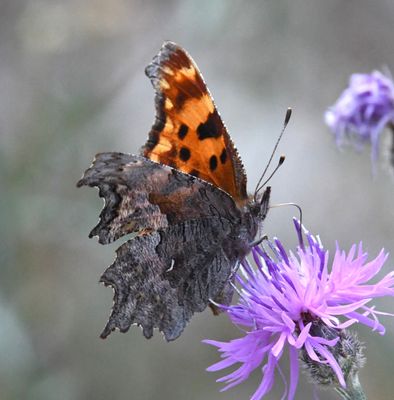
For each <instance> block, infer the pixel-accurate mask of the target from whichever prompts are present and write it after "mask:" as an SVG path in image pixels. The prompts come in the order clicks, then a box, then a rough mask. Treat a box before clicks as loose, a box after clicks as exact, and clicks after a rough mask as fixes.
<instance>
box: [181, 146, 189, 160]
mask: <svg viewBox="0 0 394 400" xmlns="http://www.w3.org/2000/svg"><path fill="white" fill-rule="evenodd" d="M190 155H191V154H190V150H189V149H188V148H187V147H182V148H181V150H180V151H179V158H180V159H181V160H182V161H187V160H188V159H189V158H190Z"/></svg>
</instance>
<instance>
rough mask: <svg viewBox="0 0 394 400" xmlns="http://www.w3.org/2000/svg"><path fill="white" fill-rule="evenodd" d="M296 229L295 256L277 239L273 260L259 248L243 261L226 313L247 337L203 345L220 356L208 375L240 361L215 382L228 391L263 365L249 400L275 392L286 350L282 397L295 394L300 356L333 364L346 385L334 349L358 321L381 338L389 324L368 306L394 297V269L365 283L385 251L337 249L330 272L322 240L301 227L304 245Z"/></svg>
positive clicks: (299, 229) (336, 373) (360, 248)
mask: <svg viewBox="0 0 394 400" xmlns="http://www.w3.org/2000/svg"><path fill="white" fill-rule="evenodd" d="M295 227H296V231H297V233H298V236H299V245H298V247H297V250H296V252H295V253H293V252H286V251H285V249H284V247H283V245H282V244H281V242H280V241H279V240H277V239H275V240H274V242H273V243H272V244H271V245H270V247H271V250H272V253H273V254H274V255H273V256H271V255H269V254H268V253H267V252H266V251H264V250H263V248H261V247H259V246H256V247H255V248H254V249H253V250H252V256H253V261H254V264H255V267H253V266H252V265H251V263H249V262H248V261H246V260H245V261H243V263H242V266H241V268H240V271H239V272H238V274H237V276H236V279H237V281H238V284H239V286H240V290H239V295H240V299H239V303H238V304H237V305H232V306H228V307H226V306H222V308H223V309H224V310H225V311H226V313H227V314H228V316H229V317H230V319H231V321H232V322H233V323H234V324H236V325H237V326H238V327H240V329H241V330H242V331H243V336H242V337H240V338H238V339H234V340H231V341H230V342H219V341H214V340H206V341H205V343H208V344H211V345H213V346H215V347H217V348H218V350H219V351H220V352H221V353H222V358H223V360H221V361H220V362H218V363H216V364H214V365H212V366H211V367H209V368H208V371H218V370H222V369H225V368H227V367H231V366H234V365H236V364H240V366H239V367H238V369H236V370H235V371H234V372H232V373H230V374H228V375H226V376H224V377H222V378H220V379H218V381H219V382H226V383H227V385H226V386H225V387H224V388H223V390H227V389H229V388H231V387H233V386H235V385H238V384H240V383H241V382H243V381H245V380H246V379H247V378H248V377H249V375H250V374H251V372H252V371H254V370H255V369H256V368H259V367H261V370H262V374H263V376H262V380H261V383H260V385H259V387H258V388H257V390H256V391H255V393H254V394H253V396H252V397H251V399H252V400H258V399H261V398H262V397H263V396H264V395H265V394H267V393H268V392H269V391H270V390H271V388H272V386H273V384H274V377H275V372H276V371H277V372H279V374H280V375H281V376H282V377H283V373H282V372H281V369H280V367H279V364H278V363H279V360H280V358H281V357H282V355H283V354H284V352H285V351H288V353H289V360H290V379H289V385H288V387H287V385H286V387H287V388H286V389H285V391H286V393H285V395H284V397H283V398H285V397H286V396H287V398H288V399H293V398H294V396H295V392H296V388H297V383H298V375H299V365H298V358H299V357H300V356H301V358H304V359H308V360H311V361H312V362H314V363H316V364H322V365H325V366H328V367H329V368H330V371H333V374H334V376H335V377H336V379H337V382H338V383H339V385H340V386H342V387H345V386H346V377H345V374H344V371H343V365H342V363H341V360H339V359H338V357H337V353H338V351H336V349H338V348H343V345H345V344H344V343H342V344H341V346H340V347H338V346H337V344H338V342H340V341H341V340H342V338H343V337H344V335H343V334H342V333H341V332H343V330H344V329H345V328H348V327H349V326H351V325H353V324H355V323H356V322H359V323H362V324H364V325H367V326H369V327H371V328H372V329H373V330H376V331H378V332H380V333H381V334H383V333H384V327H383V325H382V324H381V323H380V322H379V320H378V318H377V316H378V314H381V313H380V312H378V311H376V310H375V309H374V308H373V307H372V306H370V303H371V301H372V299H374V298H376V297H382V296H386V295H390V296H393V295H394V289H393V286H394V271H393V272H391V273H389V274H388V275H386V276H385V277H384V278H383V279H381V280H380V281H378V282H377V283H374V284H370V283H368V282H369V281H370V280H371V279H372V278H373V277H375V275H376V274H377V273H378V272H379V271H380V269H381V268H382V266H383V264H384V262H385V260H386V258H387V254H386V253H385V252H384V251H383V250H382V251H381V252H380V253H379V255H378V256H377V257H376V258H375V259H374V260H372V261H369V262H367V253H365V252H364V251H363V250H362V245H361V244H360V245H358V246H356V245H354V246H352V248H351V249H350V251H349V252H348V254H346V253H345V252H344V251H341V250H340V249H339V248H338V247H337V250H336V252H335V255H334V258H333V261H332V262H331V265H330V267H329V254H328V251H326V250H324V248H323V246H322V244H321V242H320V239H319V237H316V236H313V235H311V234H310V233H308V232H307V231H306V230H304V232H305V234H306V239H307V240H306V241H307V243H308V246H304V244H303V240H302V236H301V229H302V228H301V226H300V224H299V222H298V221H295ZM347 343H350V342H349V340H348V342H347ZM345 358H346V357H345ZM358 359H360V357H358Z"/></svg>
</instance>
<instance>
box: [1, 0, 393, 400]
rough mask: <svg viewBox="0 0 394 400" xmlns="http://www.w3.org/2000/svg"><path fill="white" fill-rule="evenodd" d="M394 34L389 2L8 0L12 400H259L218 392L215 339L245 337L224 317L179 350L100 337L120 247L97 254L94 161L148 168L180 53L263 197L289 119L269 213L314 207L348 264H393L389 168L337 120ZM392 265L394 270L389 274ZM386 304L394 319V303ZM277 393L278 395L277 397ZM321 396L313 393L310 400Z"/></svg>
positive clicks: (4, 23) (251, 386)
mask: <svg viewBox="0 0 394 400" xmlns="http://www.w3.org/2000/svg"><path fill="white" fill-rule="evenodd" d="M393 26H394V3H393V2H392V1H390V0H377V1H367V0H347V1H343V0H342V1H339V0H327V1H322V0H321V1H312V0H298V1H297V0H287V1H248V2H246V1H233V0H229V1H225V0H220V1H219V0H215V1H208V0H202V1H159V0H157V1H142V0H141V1H137V0H134V1H131V0H111V1H99V0H94V1H93V0H91V1H80V0H68V1H65V0H64V1H60V0H59V1H52V0H41V1H27V0H25V1H23V0H18V1H12V0H2V1H1V2H0V184H1V186H0V190H1V194H0V226H1V230H0V235H1V236H0V265H1V276H0V399H1V400H5V399H7V400H8V399H18V400H19V399H34V400H36V399H37V400H46V399H51V400H58V399H59V400H68V399H70V400H71V399H72V400H74V399H75V400H79V399H98V400H99V399H100V400H101V399H108V398H111V399H114V400H115V399H143V400H145V399H247V398H249V396H250V395H251V394H252V393H253V392H254V390H255V388H256V387H257V384H258V381H259V379H260V373H257V374H255V375H254V376H253V377H252V378H251V379H249V380H248V381H247V382H246V383H244V384H243V385H242V386H240V387H237V388H236V389H233V390H232V391H230V392H227V393H225V394H220V393H219V388H220V387H221V386H220V385H219V384H216V383H215V378H218V377H219V376H221V375H220V374H209V373H207V372H205V368H206V367H207V366H208V365H210V364H212V363H214V362H216V361H217V360H218V354H217V353H216V351H215V350H214V349H213V348H211V347H209V346H206V345H203V344H201V343H200V342H201V340H202V339H204V338H211V339H230V338H234V337H237V335H238V333H237V331H236V330H235V329H234V328H233V327H232V326H230V324H229V322H228V321H227V320H226V318H225V317H224V316H221V317H218V318H214V317H212V315H211V314H210V312H209V311H206V312H204V313H202V314H199V315H196V316H195V317H194V318H193V321H192V322H191V323H190V325H189V326H188V327H187V329H186V331H185V332H184V334H183V336H182V337H181V338H179V339H178V340H177V341H176V342H174V343H170V344H167V343H165V342H164V340H163V339H162V338H161V336H160V335H159V334H156V335H155V337H154V338H153V339H152V340H150V341H147V340H145V339H144V338H143V337H142V334H141V332H140V330H139V329H137V328H134V329H131V330H130V332H129V333H127V334H125V335H122V334H119V333H115V334H113V335H111V336H110V338H109V339H107V340H106V341H102V340H100V339H99V338H98V334H99V333H100V331H101V329H102V328H103V326H104V324H105V322H106V318H107V315H108V313H109V310H110V307H111V304H112V291H111V290H110V289H108V288H104V287H102V286H101V285H99V284H98V283H97V282H98V279H99V276H100V275H101V273H102V272H103V271H104V269H105V268H106V266H107V265H109V264H110V263H111V262H112V260H113V258H114V250H115V249H116V247H117V244H113V245H109V246H106V247H104V246H101V245H99V244H98V243H97V242H96V240H89V239H88V237H87V235H88V232H89V231H90V229H91V228H92V227H93V226H94V225H95V223H96V221H97V218H98V213H99V211H100V209H101V204H102V202H101V200H100V199H99V198H98V196H97V193H96V192H95V191H94V190H89V189H79V190H77V189H76V188H75V183H76V181H77V180H78V179H79V178H80V176H81V174H82V172H83V170H84V169H85V168H87V167H88V166H89V165H90V162H91V159H92V157H93V156H94V154H96V153H97V152H100V151H111V150H113V151H123V152H137V151H138V149H139V147H140V146H141V145H142V144H143V143H144V141H145V139H146V135H147V132H148V131H149V129H150V126H151V123H152V121H153V117H154V106H153V90H152V89H151V86H150V83H149V81H148V79H147V78H146V77H145V76H144V72H143V70H144V67H145V65H146V64H147V63H148V62H149V61H150V60H151V58H152V57H153V56H154V55H155V54H156V52H157V51H158V49H159V47H160V46H161V43H162V42H163V40H165V39H171V40H173V41H176V42H178V43H179V44H181V45H182V46H184V47H185V48H186V49H187V50H188V51H189V52H190V53H191V54H192V56H193V57H194V59H195V60H196V61H197V63H198V65H199V67H200V69H201V70H202V72H203V74H204V77H205V79H206V81H207V83H208V85H209V88H210V90H211V92H212V93H213V95H214V97H215V100H216V104H217V106H218V108H219V110H220V112H221V115H222V117H223V119H224V121H225V122H226V125H227V126H228V129H229V131H230V132H231V134H232V137H233V139H234V141H235V143H236V144H237V146H238V149H239V151H240V154H241V156H242V158H243V160H244V163H245V166H246V169H247V172H248V177H249V189H250V190H252V189H253V187H254V184H255V183H256V181H257V179H258V176H259V174H260V173H261V171H262V170H263V168H264V166H265V165H266V162H267V160H268V157H269V155H270V152H271V150H272V148H273V145H274V143H275V140H276V138H277V137H278V134H279V131H280V128H281V125H282V121H283V117H284V114H285V110H286V108H287V107H288V106H291V107H293V109H294V113H293V118H292V120H291V122H290V125H289V127H288V130H287V132H286V134H285V137H284V139H283V141H282V143H281V145H280V150H279V153H284V154H286V156H287V159H286V162H285V164H284V166H283V167H282V168H281V170H280V172H278V173H277V175H276V176H275V177H274V179H273V180H272V186H273V202H274V203H280V202H288V201H293V202H296V203H298V204H299V205H300V206H302V208H303V210H304V221H305V223H306V225H307V226H308V228H309V229H310V230H312V231H313V232H316V233H319V234H320V235H321V237H322V240H323V242H324V243H325V244H326V246H327V247H328V248H330V249H331V250H332V249H334V246H335V240H336V239H337V240H339V242H340V243H341V246H343V247H344V248H346V249H347V248H348V247H349V246H350V245H351V244H352V243H353V242H357V241H360V240H362V241H363V242H364V245H365V248H366V250H368V251H369V252H370V254H371V256H375V255H376V254H377V252H378V251H379V250H380V248H381V247H385V248H387V249H388V250H391V251H393V250H394V243H393V237H394V226H393V216H394V211H393V198H394V185H393V180H392V178H391V175H390V173H389V171H388V169H387V168H386V167H385V161H384V156H383V157H382V158H381V165H380V166H379V173H378V174H377V176H376V177H375V178H374V179H373V177H372V174H371V165H370V158H369V149H366V151H364V152H363V153H361V154H358V153H356V152H354V151H350V150H349V151H344V152H340V151H338V150H337V149H336V147H335V145H334V142H333V140H332V136H331V135H330V133H329V131H328V129H327V127H326V126H325V125H324V122H323V113H324V111H325V109H326V107H327V106H329V105H331V104H332V103H333V102H334V101H335V99H336V98H337V96H338V95H339V94H340V92H341V90H342V89H343V88H344V87H345V85H346V84H347V80H348V77H349V75H350V74H351V73H353V72H369V71H371V70H372V69H374V68H381V67H382V66H384V65H387V66H388V67H389V68H390V67H391V69H393V68H394V40H393V39H394V36H393V35H394V33H393ZM387 139H388V138H387V137H386V138H384V141H387ZM383 153H384V152H383ZM294 214H295V211H294V209H292V208H280V209H274V210H272V211H271V212H270V215H269V218H268V219H267V222H266V228H265V230H266V232H267V233H268V234H269V235H270V236H271V237H272V236H275V235H277V236H278V237H280V238H281V239H283V241H284V242H285V243H286V244H287V245H293V244H294V243H295V235H294V232H293V228H292V223H291V217H292V216H293V215H294ZM393 267H394V258H393V257H390V259H389V261H388V262H387V264H386V266H385V270H384V272H386V273H387V272H388V271H389V270H391V269H393ZM377 303H378V304H379V306H380V307H381V308H385V309H386V310H388V311H392V310H393V301H392V300H391V299H389V300H386V301H384V300H383V301H378V302H377ZM382 321H383V322H384V323H385V325H386V327H387V334H386V335H385V336H384V337H380V336H379V335H378V334H377V333H371V332H369V331H368V330H367V329H362V328H361V329H359V328H357V329H358V330H359V332H360V337H361V339H362V340H363V341H365V343H366V346H367V348H366V354H367V357H368V362H367V365H366V367H365V368H364V369H363V371H362V374H361V379H362V382H363V384H364V385H365V388H366V392H367V394H368V395H369V398H371V399H389V398H392V393H393V391H394V382H393V379H392V374H393V369H394V361H393V352H394V350H393V346H392V342H393V339H394V322H393V320H392V319H390V318H388V317H387V318H383V319H382ZM285 364H286V363H284V365H285ZM278 379H279V378H278ZM281 390H282V384H281V382H280V379H279V380H278V384H277V385H276V386H275V389H274V390H273V392H272V393H271V394H270V395H269V396H267V398H268V399H278V398H280V393H281ZM311 393H312V387H311V386H310V385H309V384H308V383H307V379H306V378H305V377H304V376H303V377H301V380H300V386H299V391H298V393H297V399H309V398H312V394H311ZM320 398H321V399H334V398H335V395H334V394H332V393H329V392H323V393H322V394H321V397H320Z"/></svg>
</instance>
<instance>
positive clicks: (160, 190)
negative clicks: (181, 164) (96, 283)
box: [77, 153, 240, 244]
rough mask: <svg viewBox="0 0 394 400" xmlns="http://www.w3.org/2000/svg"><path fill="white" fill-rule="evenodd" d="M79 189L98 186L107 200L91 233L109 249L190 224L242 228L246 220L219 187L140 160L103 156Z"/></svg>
mask: <svg viewBox="0 0 394 400" xmlns="http://www.w3.org/2000/svg"><path fill="white" fill-rule="evenodd" d="M77 185H78V186H83V185H87V186H92V187H93V186H96V187H98V188H99V195H100V197H103V198H104V200H105V204H104V208H103V210H102V212H101V214H100V221H99V223H98V225H97V226H96V227H95V228H93V230H92V231H91V233H90V237H93V236H96V235H97V236H98V238H99V242H100V243H103V244H105V243H110V242H112V241H114V240H116V239H118V238H119V237H121V236H124V235H127V234H129V233H133V232H139V233H146V232H150V231H155V230H158V229H164V228H167V227H168V226H170V225H174V224H178V223H180V222H184V221H186V220H193V219H199V218H204V217H207V216H222V217H224V218H227V219H229V220H231V221H233V222H234V223H236V222H237V221H238V220H239V217H240V213H239V210H238V209H237V207H236V205H235V203H234V201H233V200H232V199H231V197H230V196H228V195H227V194H226V193H225V192H223V191H221V190H220V189H217V188H216V187H215V186H213V185H211V184H209V183H207V182H204V181H202V180H200V179H198V178H196V177H194V176H191V175H187V174H184V173H182V172H180V171H177V170H175V169H173V168H171V167H168V166H166V165H162V164H158V163H156V162H152V161H150V160H148V159H146V158H144V157H141V156H136V155H130V154H122V153H100V154H97V155H96V158H95V159H94V161H93V164H92V166H91V167H90V168H89V169H87V170H86V172H85V174H84V176H83V177H82V178H81V180H80V181H79V182H78V184H77Z"/></svg>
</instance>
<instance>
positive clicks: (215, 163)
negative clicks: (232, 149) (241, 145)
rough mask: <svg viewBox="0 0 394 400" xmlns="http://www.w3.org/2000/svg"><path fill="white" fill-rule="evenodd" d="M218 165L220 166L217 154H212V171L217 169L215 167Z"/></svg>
mask: <svg viewBox="0 0 394 400" xmlns="http://www.w3.org/2000/svg"><path fill="white" fill-rule="evenodd" d="M217 166H218V158H217V157H216V156H212V157H211V158H210V159H209V169H210V170H211V171H215V169H216V168H217Z"/></svg>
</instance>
